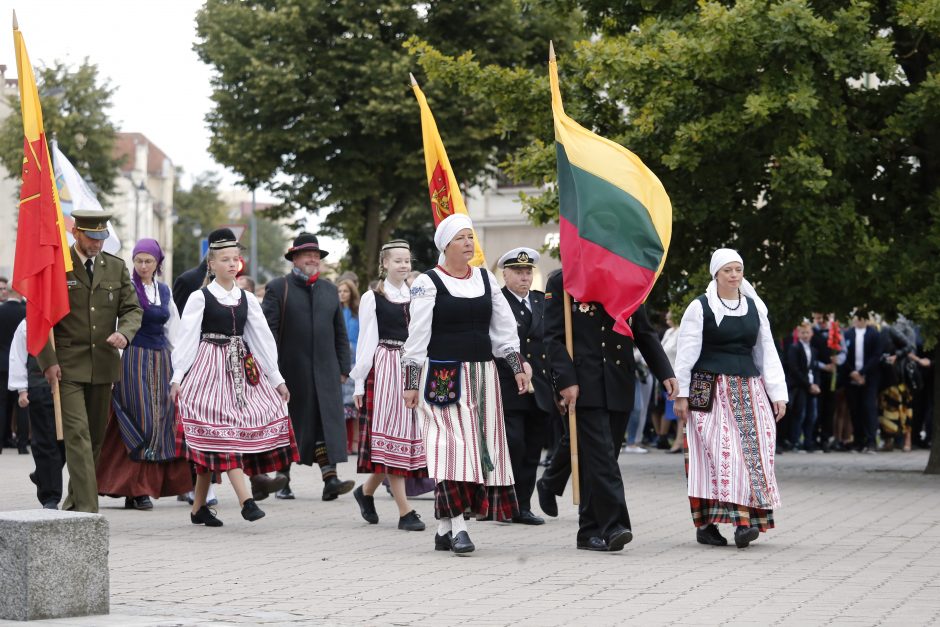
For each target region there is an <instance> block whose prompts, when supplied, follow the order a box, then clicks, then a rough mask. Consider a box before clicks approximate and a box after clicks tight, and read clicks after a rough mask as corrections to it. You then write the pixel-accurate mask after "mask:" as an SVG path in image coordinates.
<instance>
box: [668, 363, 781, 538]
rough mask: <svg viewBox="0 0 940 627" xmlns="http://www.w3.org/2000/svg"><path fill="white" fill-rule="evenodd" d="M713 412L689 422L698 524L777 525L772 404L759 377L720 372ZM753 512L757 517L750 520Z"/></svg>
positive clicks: (691, 494) (692, 491)
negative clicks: (773, 511) (775, 515)
mask: <svg viewBox="0 0 940 627" xmlns="http://www.w3.org/2000/svg"><path fill="white" fill-rule="evenodd" d="M715 388H716V389H715V394H716V395H717V396H716V397H715V400H714V404H713V406H712V410H711V411H710V412H707V413H706V412H698V411H692V412H690V414H689V422H688V425H687V427H686V438H687V448H688V461H687V464H686V467H687V474H688V481H689V500H690V503H691V506H692V511H693V519H694V520H695V523H696V525H697V526H701V525H705V524H709V523H712V522H731V523H733V524H754V525H756V526H763V527H766V528H770V527H772V526H773V513H772V511H770V510H773V509H775V508H777V507H779V506H780V494H779V491H778V489H777V479H776V476H775V474H774V449H775V447H776V444H777V436H776V433H777V431H776V423H775V421H774V415H773V408H772V405H771V403H770V400H769V399H768V398H767V393H766V391H765V390H764V384H763V382H762V381H761V379H760V377H751V378H747V377H737V376H727V375H718V378H717V381H716V385H715ZM749 518H753V519H754V520H753V521H751V522H747V520H748V519H749Z"/></svg>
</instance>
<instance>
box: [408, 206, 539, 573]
mask: <svg viewBox="0 0 940 627" xmlns="http://www.w3.org/2000/svg"><path fill="white" fill-rule="evenodd" d="M434 243H435V245H436V246H437V248H438V250H440V251H441V260H440V262H439V265H438V266H437V267H435V268H433V269H431V270H429V271H427V272H425V273H424V274H422V275H421V276H419V277H418V278H417V279H415V281H414V283H413V284H412V286H411V309H410V315H411V319H410V321H409V324H408V339H407V341H406V342H405V346H404V348H403V349H402V364H403V365H404V366H405V393H404V396H405V405H406V407H408V408H414V407H417V409H418V414H419V416H420V420H421V423H422V425H423V429H422V431H423V434H424V438H425V443H426V452H427V461H428V474H429V475H430V476H431V477H433V478H434V479H435V480H436V481H437V485H436V486H435V488H434V517H435V518H437V519H438V521H439V522H438V529H437V534H436V535H435V538H434V548H435V550H438V551H453V552H454V553H455V554H457V555H466V554H468V553H470V552H472V551H473V550H474V548H475V547H474V545H473V542H471V541H470V536H469V534H468V532H467V523H466V521H465V520H464V514H465V513H466V514H473V515H475V516H476V517H477V518H485V519H492V520H498V521H499V520H506V521H508V520H511V519H512V517H513V516H518V514H519V507H518V504H517V503H516V493H515V489H514V488H513V476H512V467H511V466H510V462H509V450H508V448H507V446H506V427H505V424H504V423H503V410H502V404H501V401H500V389H499V377H498V375H497V372H496V364H495V363H494V361H493V358H494V356H495V357H497V358H501V359H504V360H506V362H507V363H508V364H509V365H510V366H511V367H512V369H513V372H514V373H515V375H516V377H515V378H516V385H517V386H518V392H519V393H520V394H522V393H524V392H525V391H526V389H527V388H528V382H529V376H528V374H527V373H526V371H525V368H524V365H523V361H522V356H521V355H520V354H519V335H518V333H517V332H516V319H515V316H513V313H512V310H510V308H509V303H507V302H506V298H505V297H504V296H503V293H502V291H501V290H500V289H499V286H498V285H497V283H496V278H495V277H494V276H493V274H492V273H491V272H489V271H488V270H486V269H485V268H474V267H472V266H470V264H469V262H470V260H471V259H472V258H473V252H474V240H473V224H472V223H471V222H470V218H469V217H467V216H466V215H463V214H454V215H451V216H448V217H447V218H445V219H444V220H442V221H441V223H440V224H439V225H438V227H437V230H436V231H435V233H434Z"/></svg>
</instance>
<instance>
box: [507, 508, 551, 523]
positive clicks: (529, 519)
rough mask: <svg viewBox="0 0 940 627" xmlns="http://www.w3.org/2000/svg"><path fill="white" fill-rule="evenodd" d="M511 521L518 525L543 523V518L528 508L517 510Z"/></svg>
mask: <svg viewBox="0 0 940 627" xmlns="http://www.w3.org/2000/svg"><path fill="white" fill-rule="evenodd" d="M512 522H514V523H517V524H520V525H544V524H545V519H544V518H539V517H538V516H536V515H535V514H533V513H532V512H531V511H530V510H527V509H526V510H522V511H521V512H519V515H518V516H513V517H512Z"/></svg>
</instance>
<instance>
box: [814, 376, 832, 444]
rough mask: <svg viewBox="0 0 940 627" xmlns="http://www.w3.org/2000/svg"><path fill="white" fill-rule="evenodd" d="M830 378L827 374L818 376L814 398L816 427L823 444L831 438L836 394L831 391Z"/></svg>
mask: <svg viewBox="0 0 940 627" xmlns="http://www.w3.org/2000/svg"><path fill="white" fill-rule="evenodd" d="M832 377H833V375H831V374H829V373H828V372H823V373H820V375H819V389H820V393H819V396H817V397H816V427H817V431H818V432H819V438H820V441H821V442H822V443H823V444H825V443H826V442H828V441H829V439H830V438H831V437H832V436H833V417H834V416H835V411H836V394H835V392H833V391H832Z"/></svg>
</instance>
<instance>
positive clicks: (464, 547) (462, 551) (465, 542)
mask: <svg viewBox="0 0 940 627" xmlns="http://www.w3.org/2000/svg"><path fill="white" fill-rule="evenodd" d="M451 547H452V548H453V551H454V553H455V554H457V555H466V554H468V553H473V551H474V549H476V547H475V546H473V542H471V541H470V534H469V533H467V532H466V531H458V532H457V535H455V536H454V540H453V542H452V544H451Z"/></svg>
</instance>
